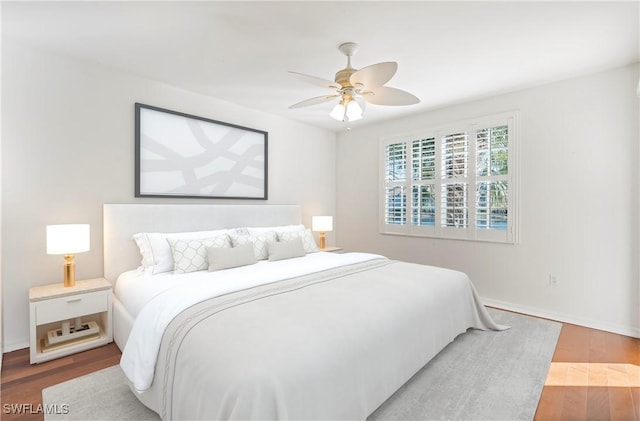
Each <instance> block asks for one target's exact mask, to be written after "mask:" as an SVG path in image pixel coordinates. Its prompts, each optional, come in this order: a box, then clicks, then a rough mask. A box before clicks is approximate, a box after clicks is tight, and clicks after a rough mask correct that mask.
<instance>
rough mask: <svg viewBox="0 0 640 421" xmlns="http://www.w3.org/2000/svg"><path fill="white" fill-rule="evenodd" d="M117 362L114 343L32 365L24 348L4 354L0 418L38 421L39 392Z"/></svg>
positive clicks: (40, 400)
mask: <svg viewBox="0 0 640 421" xmlns="http://www.w3.org/2000/svg"><path fill="white" fill-rule="evenodd" d="M119 362H120V350H119V349H118V347H117V346H116V345H115V343H111V344H109V345H105V346H102V347H99V348H94V349H91V350H89V351H84V352H80V353H78V354H74V355H70V356H68V357H63V358H59V359H57V360H52V361H48V362H45V363H42V364H35V365H31V364H29V349H28V348H25V349H20V350H18V351H13V352H8V353H6V354H4V357H3V359H2V374H1V375H0V402H2V409H1V412H0V418H1V419H2V421H11V420H20V421H31V420H33V421H36V420H38V421H42V420H43V419H44V416H43V414H42V411H38V405H41V404H42V393H41V391H42V389H44V388H46V387H49V386H52V385H54V384H58V383H62V382H64V381H67V380H70V379H73V378H75V377H80V376H83V375H85V374H89V373H92V372H94V371H98V370H101V369H103V368H107V367H111V366H112V365H116V364H118V363H119ZM12 404H13V405H12ZM7 405H10V406H7ZM16 405H17V406H18V407H17V408H16Z"/></svg>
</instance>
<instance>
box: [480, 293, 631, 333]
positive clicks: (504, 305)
mask: <svg viewBox="0 0 640 421" xmlns="http://www.w3.org/2000/svg"><path fill="white" fill-rule="evenodd" d="M481 300H482V302H483V303H484V304H485V305H487V306H489V307H495V308H499V309H502V310H508V311H514V312H516V313H522V314H527V315H529V316H535V317H542V318H544V319H551V320H556V321H558V322H563V323H571V324H574V325H579V326H584V327H588V328H591V329H598V330H604V331H606V332H611V333H617V334H619V335H625V336H631V337H634V338H640V328H638V327H633V326H622V325H618V324H615V323H606V322H602V321H600V320H589V319H583V318H580V317H575V316H572V315H569V314H563V313H557V312H554V311H549V310H546V309H542V308H537V307H529V306H523V305H519V304H513V303H508V302H505V301H500V300H493V299H491V298H484V297H482V298H481Z"/></svg>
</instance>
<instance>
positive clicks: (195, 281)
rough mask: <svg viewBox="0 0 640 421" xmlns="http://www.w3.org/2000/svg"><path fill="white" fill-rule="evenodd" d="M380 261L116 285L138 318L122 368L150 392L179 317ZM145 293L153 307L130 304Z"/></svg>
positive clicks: (309, 259) (262, 265)
mask: <svg viewBox="0 0 640 421" xmlns="http://www.w3.org/2000/svg"><path fill="white" fill-rule="evenodd" d="M379 258H383V257H382V256H379V255H375V254H368V253H345V254H335V253H322V252H320V253H312V254H308V255H306V256H305V257H300V258H296V259H289V260H282V261H276V262H268V261H261V262H258V263H257V264H255V265H251V266H244V267H240V268H235V269H230V270H223V271H219V272H206V271H203V272H193V273H189V274H183V275H173V274H172V273H166V274H161V275H150V274H149V273H144V272H139V273H138V274H137V275H133V274H132V273H128V274H127V277H128V278H129V279H127V280H126V284H127V286H126V287H124V286H123V285H121V286H120V287H118V286H117V284H116V294H117V295H118V296H119V297H120V299H121V300H123V299H125V300H127V299H128V301H129V303H130V304H129V306H128V308H129V309H130V311H131V312H132V314H134V315H135V314H137V317H136V321H135V323H134V325H133V329H132V330H131V334H130V336H129V340H128V342H127V345H126V346H125V349H124V351H123V353H122V359H121V361H120V366H121V367H122V370H123V371H124V373H125V375H126V376H127V378H128V379H129V380H130V381H131V383H132V384H133V386H134V387H135V389H136V390H138V391H144V390H147V389H148V388H149V387H150V386H151V384H152V382H153V377H154V371H155V365H156V360H157V356H158V350H159V347H160V342H161V340H162V335H163V333H164V331H165V329H166V327H167V326H168V324H169V323H170V322H171V321H172V320H173V319H174V317H176V316H177V315H178V314H179V313H180V312H181V311H183V310H185V309H186V308H188V307H190V306H192V305H194V304H197V303H199V302H202V301H204V300H207V299H209V298H213V297H217V296H221V295H225V294H229V293H232V292H236V291H241V290H245V289H249V288H252V287H255V286H258V285H264V284H268V283H272V282H276V281H279V280H283V279H290V278H294V277H297V276H301V275H305V274H309V273H315V272H320V271H323V270H327V269H333V268H337V267H340V266H344V265H349V264H354V263H359V262H365V261H368V260H373V259H379ZM132 278H133V279H132ZM118 282H120V280H119V281H118ZM125 288H126V289H125ZM138 289H140V290H141V291H138V294H132V292H133V291H135V290H138ZM142 290H145V291H147V292H146V297H147V299H149V302H148V303H146V304H144V300H143V299H133V298H127V297H134V296H135V297H138V296H140V294H142ZM125 294H126V295H125ZM142 296H143V297H144V296H145V295H144V294H143V295H142Z"/></svg>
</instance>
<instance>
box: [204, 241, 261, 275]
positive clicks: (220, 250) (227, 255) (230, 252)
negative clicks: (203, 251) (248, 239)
mask: <svg viewBox="0 0 640 421" xmlns="http://www.w3.org/2000/svg"><path fill="white" fill-rule="evenodd" d="M207 260H208V261H209V272H213V271H215V270H222V269H229V268H236V267H239V266H247V265H253V264H255V263H258V260H257V259H256V255H255V253H254V252H253V245H252V244H243V245H241V246H238V247H233V248H226V247H207Z"/></svg>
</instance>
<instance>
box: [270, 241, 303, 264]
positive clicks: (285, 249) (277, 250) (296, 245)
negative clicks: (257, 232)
mask: <svg viewBox="0 0 640 421" xmlns="http://www.w3.org/2000/svg"><path fill="white" fill-rule="evenodd" d="M267 248H268V249H269V260H270V261H274V260H284V259H291V258H293V257H302V256H304V255H305V254H306V253H305V251H304V247H303V246H302V239H301V238H294V239H293V240H288V241H279V242H277V243H268V244H267Z"/></svg>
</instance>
